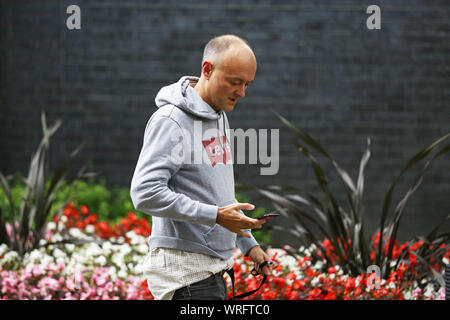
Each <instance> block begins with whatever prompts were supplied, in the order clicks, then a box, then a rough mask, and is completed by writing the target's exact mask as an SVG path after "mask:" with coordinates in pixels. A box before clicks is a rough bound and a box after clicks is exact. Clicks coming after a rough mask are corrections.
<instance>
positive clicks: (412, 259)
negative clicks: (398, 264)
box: [409, 253, 417, 267]
mask: <svg viewBox="0 0 450 320" xmlns="http://www.w3.org/2000/svg"><path fill="white" fill-rule="evenodd" d="M409 265H410V266H411V267H414V266H416V265H417V258H416V255H415V254H413V253H411V254H410V255H409Z"/></svg>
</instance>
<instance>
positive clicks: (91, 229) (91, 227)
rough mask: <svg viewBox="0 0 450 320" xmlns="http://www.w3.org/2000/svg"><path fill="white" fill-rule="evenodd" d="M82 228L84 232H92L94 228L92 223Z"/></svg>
mask: <svg viewBox="0 0 450 320" xmlns="http://www.w3.org/2000/svg"><path fill="white" fill-rule="evenodd" d="M84 230H85V231H86V233H94V231H95V228H94V226H93V225H92V224H88V225H87V226H86V228H85V229H84Z"/></svg>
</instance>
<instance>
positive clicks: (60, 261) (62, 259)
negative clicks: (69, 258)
mask: <svg viewBox="0 0 450 320" xmlns="http://www.w3.org/2000/svg"><path fill="white" fill-rule="evenodd" d="M56 263H64V264H65V263H66V260H65V259H64V258H63V257H59V258H56Z"/></svg>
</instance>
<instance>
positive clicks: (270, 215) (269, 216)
mask: <svg viewBox="0 0 450 320" xmlns="http://www.w3.org/2000/svg"><path fill="white" fill-rule="evenodd" d="M279 215H280V214H279V213H272V212H271V213H266V214H264V215H262V216H260V217H257V218H256V219H258V220H261V219H267V220H269V219H273V218H276V217H278V216H279Z"/></svg>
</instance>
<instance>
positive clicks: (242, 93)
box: [237, 84, 245, 98]
mask: <svg viewBox="0 0 450 320" xmlns="http://www.w3.org/2000/svg"><path fill="white" fill-rule="evenodd" d="M237 94H238V96H239V98H243V97H245V84H244V85H243V86H242V87H240V88H239V90H238V91H237Z"/></svg>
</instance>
